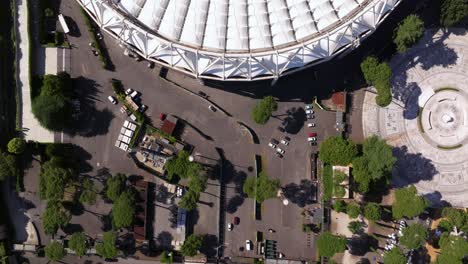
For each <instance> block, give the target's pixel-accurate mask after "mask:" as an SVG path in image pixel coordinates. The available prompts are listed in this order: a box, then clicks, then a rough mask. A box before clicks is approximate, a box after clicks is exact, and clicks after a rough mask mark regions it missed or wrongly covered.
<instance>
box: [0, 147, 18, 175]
mask: <svg viewBox="0 0 468 264" xmlns="http://www.w3.org/2000/svg"><path fill="white" fill-rule="evenodd" d="M16 169H17V163H16V159H15V157H14V156H13V155H10V154H7V153H4V152H2V151H1V150H0V181H3V180H4V179H6V177H9V176H16Z"/></svg>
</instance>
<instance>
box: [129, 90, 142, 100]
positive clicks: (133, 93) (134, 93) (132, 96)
mask: <svg viewBox="0 0 468 264" xmlns="http://www.w3.org/2000/svg"><path fill="white" fill-rule="evenodd" d="M139 95H140V93H139V92H137V91H133V92H132V93H131V94H130V97H131V98H133V99H135V98H137V97H138V96H139Z"/></svg>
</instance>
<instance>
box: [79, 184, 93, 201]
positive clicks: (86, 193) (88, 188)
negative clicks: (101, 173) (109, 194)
mask: <svg viewBox="0 0 468 264" xmlns="http://www.w3.org/2000/svg"><path fill="white" fill-rule="evenodd" d="M81 189H82V190H81V194H80V198H79V200H80V202H81V203H85V204H95V203H96V199H97V195H98V189H97V188H96V186H95V185H94V183H93V181H92V180H90V179H85V180H83V182H82V184H81Z"/></svg>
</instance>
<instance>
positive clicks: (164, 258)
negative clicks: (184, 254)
mask: <svg viewBox="0 0 468 264" xmlns="http://www.w3.org/2000/svg"><path fill="white" fill-rule="evenodd" d="M160 261H161V263H167V264H171V263H172V262H173V258H172V252H168V251H163V253H162V254H161V259H160Z"/></svg>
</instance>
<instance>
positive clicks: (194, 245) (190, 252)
mask: <svg viewBox="0 0 468 264" xmlns="http://www.w3.org/2000/svg"><path fill="white" fill-rule="evenodd" d="M202 245H203V237H202V236H198V235H194V234H192V235H190V236H188V237H187V239H185V241H184V244H183V245H182V247H181V249H180V252H181V253H182V255H184V256H189V257H192V256H195V255H196V254H197V253H198V250H199V249H200V248H201V246H202Z"/></svg>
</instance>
